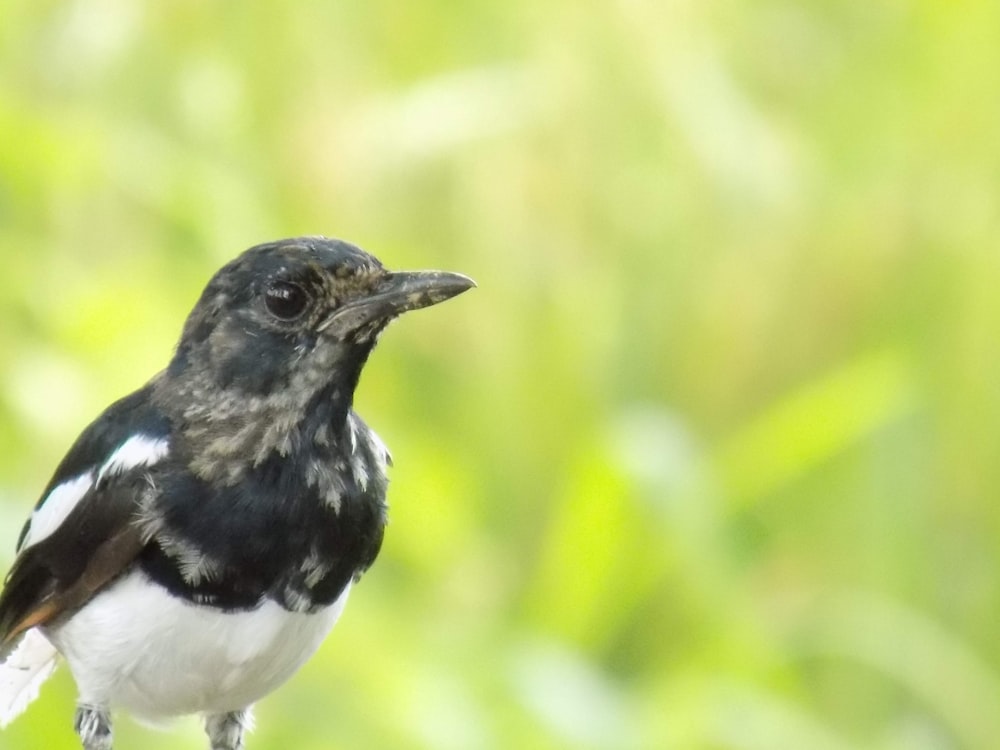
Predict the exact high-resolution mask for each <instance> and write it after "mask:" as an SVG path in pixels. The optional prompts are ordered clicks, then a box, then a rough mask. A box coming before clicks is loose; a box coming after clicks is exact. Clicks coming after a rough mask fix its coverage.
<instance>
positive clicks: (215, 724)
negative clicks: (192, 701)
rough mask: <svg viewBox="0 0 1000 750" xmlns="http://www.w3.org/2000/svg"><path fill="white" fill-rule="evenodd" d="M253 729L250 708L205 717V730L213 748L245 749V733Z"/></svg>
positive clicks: (226, 749) (215, 749) (225, 749)
mask: <svg viewBox="0 0 1000 750" xmlns="http://www.w3.org/2000/svg"><path fill="white" fill-rule="evenodd" d="M251 729H253V714H252V713H250V709H249V708H244V709H243V710H242V711H230V712H228V713H224V714H211V715H209V716H207V717H205V732H206V733H207V734H208V741H209V742H211V743H212V750H243V735H244V734H246V733H247V732H249V731H250V730H251Z"/></svg>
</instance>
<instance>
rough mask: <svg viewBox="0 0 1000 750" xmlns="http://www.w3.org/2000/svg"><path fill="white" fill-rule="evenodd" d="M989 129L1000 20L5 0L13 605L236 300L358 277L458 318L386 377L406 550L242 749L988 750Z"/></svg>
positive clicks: (995, 143) (49, 743)
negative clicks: (131, 410) (59, 468)
mask: <svg viewBox="0 0 1000 750" xmlns="http://www.w3.org/2000/svg"><path fill="white" fill-rule="evenodd" d="M998 91H1000V4H997V3H995V2H992V1H991V0H969V1H968V2H961V3H953V2H946V0H923V1H920V0H913V1H912V2H906V1H905V0H888V1H886V2H871V3H866V2H850V1H849V0H825V1H823V2H819V1H817V2H794V1H792V0H764V1H762V2H749V0H703V1H697V0H686V1H685V0H661V1H660V2H643V1H642V0H595V1H594V2H587V3H578V2H571V1H570V0H543V1H541V2H531V1H529V0H505V1H504V2H500V1H499V0H469V1H467V2H461V3H455V2H444V1H443V0H417V1H415V2H406V3H403V2H391V1H389V0H369V1H368V2H363V3H361V2H322V3H321V2H302V3H287V2H278V1H277V0H264V1H262V2H255V3H221V2H196V1H195V0H178V1H175V2H165V3H144V2H135V1H133V0H78V1H76V2H56V1H54V0H43V1H42V2H39V1H37V0H5V2H4V3H3V7H2V8H0V269H2V270H0V542H2V548H3V550H4V552H3V555H2V556H0V561H2V562H3V563H4V564H5V565H6V564H7V563H9V561H10V559H11V556H12V551H13V546H14V541H15V538H16V535H17V533H18V530H19V528H20V525H21V522H22V521H23V519H24V517H25V516H26V514H27V511H28V509H29V508H30V506H31V505H32V504H33V503H34V502H35V500H36V496H37V493H38V492H39V490H40V488H41V487H42V486H43V485H44V484H45V482H46V481H47V479H48V477H49V475H50V472H51V471H52V469H53V468H54V466H55V464H56V462H57V461H58V460H59V458H60V457H61V456H62V454H63V452H64V451H65V450H66V449H67V447H68V446H69V444H70V443H71V442H72V440H73V439H74V437H75V436H76V435H77V434H78V432H79V431H80V429H82V427H83V426H84V425H85V424H86V423H87V422H88V421H89V420H90V419H91V418H93V417H94V416H95V415H96V414H97V413H98V412H99V411H100V410H101V409H102V408H103V407H104V406H105V405H106V404H108V403H109V402H110V401H112V400H113V399H115V398H117V397H119V396H121V395H124V394H125V393H127V392H129V391H131V390H132V389H134V388H135V387H137V386H138V385H140V384H141V383H143V382H144V381H145V379H146V378H148V377H149V376H151V375H152V374H153V373H155V372H156V371H157V370H158V369H160V368H161V367H162V366H163V365H164V364H165V363H166V361H167V358H168V357H169V355H170V351H171V348H172V346H173V344H174V342H175V338H176V335H177V333H178V331H179V329H180V324H181V321H182V319H183V317H184V316H185V314H186V313H187V311H188V309H189V308H190V306H191V305H192V304H193V302H194V300H195V299H196V297H197V295H198V293H199V292H200V289H201V287H202V285H203V284H204V282H205V281H206V280H207V278H208V277H209V275H210V274H211V273H212V272H214V271H215V270H216V268H217V267H218V266H220V265H221V264H222V263H223V262H225V261H226V260H228V259H229V258H230V257H232V256H233V255H235V254H236V253H237V252H239V251H240V250H242V249H243V248H245V247H247V246H249V245H252V244H256V243H258V242H260V241H263V240H268V239H274V238H278V237H284V236H291V235H297V234H328V235H333V236H340V237H344V238H347V239H349V240H352V241H354V242H357V243H359V244H361V245H362V246H364V247H366V248H367V249H369V250H371V251H372V252H374V253H375V254H377V255H378V256H379V257H381V258H382V259H383V260H384V261H385V262H386V263H387V264H388V265H390V266H392V267H396V268H420V267H440V268H446V269H452V270H458V271H462V272H465V273H467V274H469V275H471V276H473V277H475V278H476V279H477V281H478V282H479V289H477V290H476V291H474V292H472V293H470V294H468V295H465V296H463V297H461V298H460V299H457V300H455V301H452V302H449V303H448V304H447V305H444V306H442V307H440V308H435V309H433V310H430V311H425V312H422V313H419V314H416V315H414V316H413V317H410V318H408V319H406V320H405V321H403V322H401V323H399V324H397V325H396V326H395V327H394V328H393V329H392V330H391V331H390V332H389V333H388V334H387V335H386V336H385V337H384V339H383V342H382V344H381V346H380V349H379V351H378V352H377V353H376V355H375V357H374V358H373V360H372V362H371V364H370V365H369V367H368V369H367V371H366V373H365V377H364V379H363V382H362V386H361V388H360V391H359V393H358V396H357V407H358V409H359V411H360V412H361V413H362V414H363V415H364V416H365V418H366V419H367V420H368V421H369V422H370V423H371V424H372V425H374V426H375V427H376V429H377V430H378V431H379V432H380V434H381V435H382V437H383V438H384V439H385V440H386V442H387V443H388V444H389V445H390V447H391V448H392V450H393V452H394V455H395V458H396V466H395V469H394V470H393V475H392V476H393V481H392V485H391V498H390V499H391V503H392V525H391V527H390V529H389V533H388V536H387V541H386V544H385V547H384V549H383V552H382V556H381V558H380V560H379V563H378V564H377V565H376V566H375V568H374V569H373V570H372V571H371V572H370V573H369V575H368V576H366V578H365V579H364V580H363V582H362V584H361V585H360V586H358V587H357V588H356V590H355V591H354V594H353V596H352V602H351V605H350V607H349V608H348V611H347V614H346V616H345V617H344V619H343V620H342V621H341V623H340V624H339V625H338V626H337V629H336V631H335V633H334V636H333V637H332V638H331V639H330V640H328V641H327V643H326V644H325V645H324V646H323V648H322V650H321V652H320V653H319V654H318V656H317V658H315V659H314V660H313V661H312V662H311V663H310V664H309V665H308V666H307V667H306V668H305V669H304V670H303V671H302V673H301V674H300V675H299V676H297V677H296V678H295V679H294V680H293V681H292V682H291V683H290V684H288V685H287V686H286V687H284V688H283V689H281V690H280V691H279V692H277V693H276V694H274V695H273V696H271V697H269V698H268V699H266V700H264V701H263V702H262V703H261V704H260V706H259V708H258V719H259V729H258V731H257V732H256V733H255V734H254V735H253V736H252V738H251V744H250V747H251V748H252V750H268V749H269V748H270V749H277V748H281V749H282V750H284V749H285V748H298V749H300V750H310V749H313V748H315V749H316V750H319V749H321V748H322V749H326V748H375V749H381V748H390V749H394V748H403V749H408V748H414V749H420V748H433V749H435V750H451V749H454V750H466V749H469V750H491V749H494V748H497V749H499V748H510V747H528V748H553V749H561V748H628V749H639V748H642V749H645V748H656V749H659V748H669V749H674V748H676V749H678V750H688V749H693V750H784V749H785V748H803V749H805V750H847V749H848V748H862V749H872V750H875V749H877V750H952V749H955V750H958V749H965V748H969V749H972V748H983V749H986V748H994V747H997V746H998V742H1000V740H998V738H1000V671H998V670H1000V639H998V638H997V623H998V620H1000V587H998V586H997V583H996V578H997V572H998V567H1000V560H998V532H1000V510H998V506H997V491H998V488H1000V460H998V458H1000V384H998V382H997V372H998V370H1000V336H998V332H1000V253H998V246H997V245H998V242H997V241H998V239H1000V220H998V219H1000V212H998V209H997V195H998V188H1000V136H998V133H1000V95H998ZM73 700H74V690H73V685H72V681H71V679H70V677H69V675H68V673H67V672H66V671H65V670H63V671H61V672H60V674H59V676H58V677H57V678H56V679H54V680H53V681H52V682H50V683H49V684H48V685H47V686H46V687H45V689H44V690H43V693H42V696H41V698H40V699H39V700H38V701H37V702H36V703H35V704H34V706H33V707H32V709H31V710H30V711H29V712H28V714H27V715H25V716H24V717H22V718H21V719H20V720H19V721H18V722H17V723H15V724H14V725H13V726H12V727H10V728H8V729H7V730H5V731H4V732H3V733H0V747H2V748H18V749H21V748H31V749H34V748H45V749H50V748H51V749H54V750H58V749H59V748H75V747H76V746H77V745H76V739H75V737H74V735H73V733H72V728H71V719H72V711H73ZM200 731H201V730H200V727H199V726H198V723H197V722H196V721H195V720H194V719H189V720H185V721H180V722H178V724H177V725H176V726H174V727H173V728H172V729H171V730H170V732H168V733H167V734H162V733H156V732H152V731H150V730H148V729H146V728H144V727H140V726H138V725H136V724H134V723H131V722H130V721H128V720H124V719H123V720H120V721H119V722H118V725H117V736H118V740H119V742H118V744H117V745H116V747H121V748H136V747H142V748H149V749H150V750H161V749H162V750H166V749H167V748H177V747H192V748H195V747H202V746H203V742H204V740H203V739H202V738H201V735H200Z"/></svg>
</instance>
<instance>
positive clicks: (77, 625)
mask: <svg viewBox="0 0 1000 750" xmlns="http://www.w3.org/2000/svg"><path fill="white" fill-rule="evenodd" d="M349 590H350V584H348V586H347V587H346V588H345V589H344V590H343V591H342V592H341V594H340V596H339V597H338V598H337V599H336V600H335V601H334V602H333V603H332V604H330V605H329V606H326V607H322V608H320V609H319V610H317V611H315V612H312V613H304V612H290V611H288V610H287V609H285V608H283V607H281V606H280V605H279V604H277V603H276V602H273V601H264V602H263V603H262V604H261V605H260V606H258V607H257V608H255V609H253V610H248V611H241V612H224V611H221V610H219V609H216V608H213V607H206V606H200V605H196V604H193V603H191V602H189V601H186V600H184V599H180V598H178V597H176V596H174V595H172V594H171V593H170V592H168V591H167V590H166V589H164V588H163V587H161V586H159V585H157V584H155V583H154V582H152V581H151V580H150V579H149V578H148V576H146V575H145V574H144V573H143V572H141V571H140V570H138V569H135V570H133V571H132V572H131V573H129V574H128V575H126V576H124V577H123V578H121V579H119V580H118V581H117V582H115V583H114V584H113V585H112V586H110V587H109V588H107V589H106V590H104V591H103V592H101V593H100V594H98V595H97V596H96V597H94V598H93V599H92V600H91V601H90V602H88V603H87V604H86V605H85V606H84V607H83V608H82V609H81V610H80V611H79V612H77V613H76V614H74V615H73V617H71V618H70V619H69V620H67V621H66V622H65V623H63V624H61V625H59V626H57V627H55V628H52V629H51V630H49V631H48V632H47V633H46V635H47V636H48V637H49V639H50V640H51V641H52V642H53V644H54V645H55V646H56V648H58V649H59V651H60V652H61V653H62V654H63V656H64V657H65V658H66V660H67V662H68V663H69V666H70V669H71V671H72V672H73V676H74V679H75V680H76V683H77V685H78V687H79V690H80V699H81V702H83V703H93V704H95V705H101V704H106V703H110V704H111V705H115V706H120V707H122V708H124V709H126V710H128V711H129V712H131V713H133V714H135V715H136V716H138V717H140V718H145V719H147V720H154V721H155V720H157V719H163V718H168V717H171V716H177V715H182V714H188V713H199V712H210V713H215V712H224V711H232V710H237V709H240V708H243V707H245V706H248V705H250V704H252V703H254V702H255V701H257V700H259V699H260V698H262V697H263V696H264V695H267V694H268V693H269V692H271V691H272V690H274V689H275V688H277V687H278V686H279V685H281V684H282V683H283V682H285V681H286V680H287V679H288V678H289V677H291V676H292V675H293V674H294V673H295V672H296V671H297V670H298V669H299V668H300V667H301V666H302V665H303V664H304V663H305V661H306V660H307V659H308V658H309V657H310V656H311V655H312V654H313V653H314V652H315V651H316V649H317V648H318V647H319V645H320V643H321V642H322V640H323V638H324V637H325V636H326V635H327V633H328V632H329V631H330V629H331V628H332V627H333V625H334V623H335V622H336V621H337V618H338V617H339V616H340V614H341V612H342V611H343V608H344V605H345V603H346V600H347V595H348V592H349Z"/></svg>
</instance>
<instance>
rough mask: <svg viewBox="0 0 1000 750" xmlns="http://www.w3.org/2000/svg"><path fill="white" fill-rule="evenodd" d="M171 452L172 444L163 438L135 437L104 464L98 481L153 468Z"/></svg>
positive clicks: (120, 447)
mask: <svg viewBox="0 0 1000 750" xmlns="http://www.w3.org/2000/svg"><path fill="white" fill-rule="evenodd" d="M169 450H170V443H169V442H168V441H167V440H164V439H163V438H152V437H149V436H148V435H141V434H140V435H133V436H132V437H130V438H129V439H128V440H126V441H125V442H124V443H122V444H121V445H120V446H119V447H118V450H116V451H115V452H114V453H112V454H111V457H110V458H109V459H108V460H107V461H105V462H104V466H102V467H101V470H100V472H98V474H97V481H98V482H100V481H101V480H102V479H104V477H106V476H115V475H116V474H123V473H125V472H126V471H128V470H129V469H134V468H136V467H139V466H151V465H153V464H155V463H156V462H157V461H160V460H162V459H163V458H164V457H165V456H166V455H167V452H168V451H169Z"/></svg>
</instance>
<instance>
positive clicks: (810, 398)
mask: <svg viewBox="0 0 1000 750" xmlns="http://www.w3.org/2000/svg"><path fill="white" fill-rule="evenodd" d="M913 400H914V399H913V388H912V386H911V382H910V375H909V372H908V369H907V363H906V361H905V360H904V359H903V358H902V357H901V356H899V355H898V354H897V353H896V352H892V351H889V352H882V353H879V354H875V355H871V356H868V357H865V358H863V359H860V360H855V361H853V362H850V363H848V364H847V365H845V366H844V367H841V368H839V369H837V370H835V371H834V372H832V373H830V374H828V375H825V376H823V377H821V378H820V379H818V380H816V381H815V382H812V383H809V384H808V385H806V386H805V387H804V388H801V389H800V390H798V391H793V392H791V393H790V394H789V395H787V396H785V397H784V398H782V399H781V400H779V401H778V402H777V403H776V404H774V405H773V406H772V407H771V408H769V409H768V410H767V411H765V412H764V413H763V414H761V415H760V416H759V417H757V418H756V419H755V420H753V421H752V422H751V423H750V424H748V425H746V426H745V427H744V428H743V429H741V430H739V431H737V432H736V434H735V435H733V436H732V437H731V438H730V439H729V440H727V441H725V442H724V443H723V444H722V446H721V448H720V450H719V452H718V453H717V455H716V464H717V467H718V471H719V473H720V475H721V477H722V480H723V482H724V484H725V487H726V489H727V490H728V494H729V496H730V498H731V500H732V501H733V502H734V503H736V504H739V505H744V504H748V503H752V502H754V501H756V500H759V499H760V498H762V497H764V496H766V495H768V494H769V493H771V492H774V491H775V490H778V489H780V488H781V487H783V486H785V485H787V484H789V483H790V482H793V481H795V480H796V479H798V478H800V477H802V476H804V475H806V474H807V473H808V472H809V471H811V470H813V469H814V468H816V467H817V466H819V465H820V464H822V463H823V462H824V461H827V460H828V459H830V458H831V457H833V456H835V455H837V454H838V453H840V452H841V451H843V450H845V449H846V448H848V447H849V446H851V445H854V444H856V443H858V442H860V441H861V440H864V439H865V438H866V437H868V436H869V435H871V434H872V433H874V432H875V431H877V430H879V429H880V428H882V427H884V426H885V425H887V424H890V423H892V422H893V421H895V420H897V419H899V418H900V417H901V416H902V415H903V414H905V413H907V412H908V411H910V409H911V408H912V406H913Z"/></svg>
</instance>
